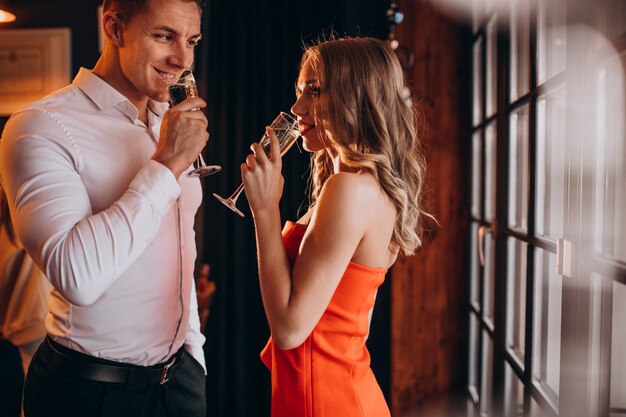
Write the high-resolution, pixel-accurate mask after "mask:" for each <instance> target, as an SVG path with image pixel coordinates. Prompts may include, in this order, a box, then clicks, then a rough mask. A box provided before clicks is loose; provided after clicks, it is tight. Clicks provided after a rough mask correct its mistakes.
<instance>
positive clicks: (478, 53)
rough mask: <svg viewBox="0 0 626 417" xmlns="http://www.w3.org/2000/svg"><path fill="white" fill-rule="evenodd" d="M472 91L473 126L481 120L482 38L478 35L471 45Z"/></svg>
mask: <svg viewBox="0 0 626 417" xmlns="http://www.w3.org/2000/svg"><path fill="white" fill-rule="evenodd" d="M472 54H473V65H472V77H473V83H472V87H473V92H472V96H473V99H472V108H473V111H472V122H473V125H474V126H477V125H479V124H480V123H481V122H482V120H483V79H482V75H483V61H482V58H483V38H482V37H478V38H476V41H475V42H474V47H473V51H472Z"/></svg>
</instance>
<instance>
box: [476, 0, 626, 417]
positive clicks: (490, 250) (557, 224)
mask: <svg viewBox="0 0 626 417" xmlns="http://www.w3.org/2000/svg"><path fill="white" fill-rule="evenodd" d="M508 3H509V4H510V8H509V9H508V10H507V11H506V12H505V11H504V10H503V9H502V8H498V9H497V11H496V10H495V9H491V10H489V9H486V8H485V6H484V2H480V1H477V2H474V4H475V6H474V7H475V10H474V14H473V23H472V28H473V37H472V40H473V45H472V51H473V61H472V62H473V75H472V78H473V83H472V87H473V92H472V96H473V100H472V105H473V109H472V115H473V117H472V134H471V141H472V143H471V150H472V155H471V157H472V179H471V185H472V187H471V190H472V204H471V223H472V227H471V233H472V236H471V251H472V252H471V254H470V259H471V271H470V273H469V274H468V278H469V279H470V280H471V281H470V282H471V286H470V288H471V290H470V311H469V314H470V319H469V323H470V340H469V344H470V346H469V348H470V349H469V358H468V359H469V381H468V388H469V392H470V394H471V395H470V397H471V399H472V401H473V402H474V405H475V407H474V410H473V411H475V412H477V413H480V415H483V416H489V415H493V416H501V415H503V416H522V415H524V416H526V415H528V416H557V415H559V416H570V415H572V416H573V415H576V416H578V415H585V416H612V417H614V416H626V388H624V387H626V365H625V363H626V362H624V360H623V356H624V352H626V330H625V329H626V327H624V325H623V324H624V320H625V319H626V121H625V119H626V106H625V100H624V97H625V96H626V87H625V83H624V77H625V75H626V72H625V70H624V67H625V64H626V42H624V40H625V39H626V2H623V1H620V0H607V1H604V2H599V3H597V4H595V3H596V2H594V4H590V3H588V2H584V1H582V0H580V1H578V0H569V1H565V0H536V2H535V1H533V2H528V1H525V0H512V1H510V2H508ZM529 4H533V5H535V6H536V7H534V8H529V7H528V5H529ZM577 13H578V14H577ZM580 21H584V22H585V23H586V25H581V24H579V23H580ZM607 37H608V38H607ZM616 39H617V40H621V41H615V40H616ZM620 45H621V46H620ZM619 48H622V49H619Z"/></svg>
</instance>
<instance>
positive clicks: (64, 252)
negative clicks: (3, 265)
mask: <svg viewBox="0 0 626 417" xmlns="http://www.w3.org/2000/svg"><path fill="white" fill-rule="evenodd" d="M165 110H167V104H166V103H157V102H153V101H150V102H149V111H148V113H149V120H148V126H146V125H145V124H144V123H143V122H141V121H140V120H139V119H138V118H137V116H138V112H137V109H136V108H135V107H134V106H133V105H132V104H131V103H130V102H129V101H128V100H127V99H126V97H124V96H123V95H122V94H120V93H119V92H118V91H117V90H115V89H114V88H113V87H111V86H110V85H109V84H107V83H106V82H105V81H103V80H102V79H101V78H99V77H98V76H96V75H94V74H93V73H92V72H91V71H89V70H86V69H84V68H81V70H80V71H79V73H78V75H77V76H76V78H75V79H74V81H73V82H72V84H71V85H69V86H67V87H65V88H63V89H61V90H59V91H57V92H55V93H53V94H51V95H50V96H48V97H45V98H44V99H42V100H41V101H39V102H36V103H33V104H31V105H29V106H27V107H25V108H24V109H21V110H20V111H18V112H16V113H15V114H13V115H12V116H11V118H10V119H9V121H8V122H7V124H6V126H5V129H4V133H3V136H2V139H1V140H0V180H1V181H2V185H3V187H4V189H5V191H6V193H7V196H8V200H9V206H10V209H11V214H12V216H13V222H14V224H15V228H16V233H17V235H18V237H19V239H20V241H21V242H22V244H23V245H24V247H25V248H26V250H27V251H28V253H29V254H30V255H31V256H32V258H33V259H34V261H35V262H36V263H37V264H38V265H39V266H40V267H41V269H42V270H43V271H44V272H45V274H46V275H47V277H48V278H49V279H50V281H51V283H52V285H53V287H54V289H53V291H52V295H51V298H50V305H49V309H50V313H49V315H48V317H47V318H46V329H47V331H48V333H49V334H50V335H51V336H52V337H53V339H54V340H56V341H57V342H59V343H61V344H63V345H65V346H67V347H69V348H71V349H74V350H78V351H80V352H84V353H87V354H89V355H92V356H96V357H99V358H103V359H108V360H114V361H121V362H126V363H133V364H136V365H144V366H148V365H154V364H157V363H160V362H163V361H165V360H167V359H168V358H169V357H170V356H171V355H172V354H174V353H175V352H176V351H177V350H178V349H179V348H180V347H181V346H183V345H184V347H185V349H186V350H187V351H188V352H189V353H190V354H191V355H192V356H193V357H194V358H195V359H196V360H197V361H198V362H200V363H201V364H202V365H203V366H204V355H203V352H202V344H203V343H204V336H203V335H202V333H201V332H200V330H199V329H200V326H199V320H198V309H197V300H196V293H195V287H194V285H193V283H194V279H193V268H194V261H195V258H196V247H195V234H194V229H193V223H194V216H195V213H196V211H197V209H198V207H199V205H200V203H201V200H202V190H201V186H200V182H199V180H198V179H197V178H190V177H187V175H186V174H184V173H183V174H182V175H181V176H180V178H179V179H178V181H177V180H176V178H175V177H174V175H173V174H172V172H171V171H170V170H169V169H168V168H166V167H165V166H163V165H161V164H159V163H157V162H155V161H153V160H151V159H150V158H151V157H152V155H153V154H154V152H155V149H156V144H157V141H158V139H159V131H160V127H161V118H162V115H163V113H164V112H165ZM190 168H191V167H190Z"/></svg>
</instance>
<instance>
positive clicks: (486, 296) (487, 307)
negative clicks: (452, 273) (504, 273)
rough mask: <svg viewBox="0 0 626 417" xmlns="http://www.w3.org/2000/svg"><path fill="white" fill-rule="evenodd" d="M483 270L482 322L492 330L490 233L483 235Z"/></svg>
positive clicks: (492, 242) (493, 281) (493, 273)
mask: <svg viewBox="0 0 626 417" xmlns="http://www.w3.org/2000/svg"><path fill="white" fill-rule="evenodd" d="M483 243H484V245H485V268H484V269H483V274H484V275H483V320H485V323H486V324H487V325H488V326H490V327H491V328H492V329H493V312H494V300H495V291H494V288H495V285H496V271H495V269H496V268H495V263H496V259H495V249H496V243H495V240H494V239H493V235H492V234H491V233H486V234H485V239H484V242H483Z"/></svg>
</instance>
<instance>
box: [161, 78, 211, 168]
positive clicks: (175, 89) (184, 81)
mask: <svg viewBox="0 0 626 417" xmlns="http://www.w3.org/2000/svg"><path fill="white" fill-rule="evenodd" d="M167 91H168V92H169V94H170V107H171V106H175V105H177V104H178V103H180V102H181V101H183V100H185V99H187V98H191V97H198V88H197V87H196V80H195V79H194V77H193V73H192V72H191V70H188V69H186V70H184V71H183V73H182V74H181V75H180V77H179V78H178V81H176V83H175V84H170V85H168V86H167ZM194 110H200V109H198V108H194V109H191V111H194ZM193 167H194V169H193V170H192V171H189V172H188V173H187V176H189V177H206V176H207V175H211V174H215V173H216V172H218V171H220V170H221V169H222V167H221V166H219V165H207V164H206V163H205V162H204V158H202V153H199V154H198V157H197V158H196V161H195V162H194V164H193Z"/></svg>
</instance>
